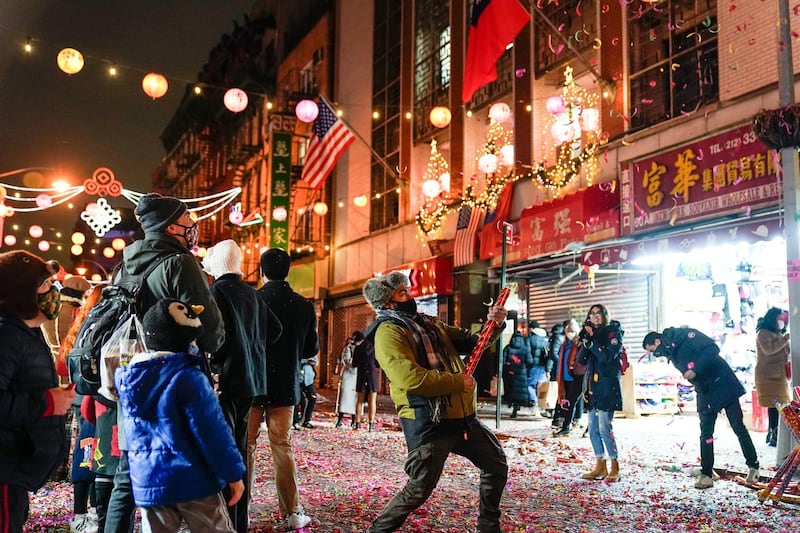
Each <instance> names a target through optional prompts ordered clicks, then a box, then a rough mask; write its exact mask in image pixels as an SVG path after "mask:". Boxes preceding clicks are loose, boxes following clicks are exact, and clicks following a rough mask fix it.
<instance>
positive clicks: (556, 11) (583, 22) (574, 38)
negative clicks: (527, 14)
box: [533, 0, 598, 77]
mask: <svg viewBox="0 0 800 533" xmlns="http://www.w3.org/2000/svg"><path fill="white" fill-rule="evenodd" d="M540 10H541V13H542V15H544V17H543V16H542V15H539V12H538V11H536V12H534V24H535V30H534V32H533V34H534V39H535V45H534V50H535V54H536V68H535V71H536V76H537V77H539V76H541V75H543V74H546V73H547V72H551V71H553V70H554V69H558V70H561V67H563V66H565V65H566V63H568V62H570V61H574V60H575V54H574V53H573V52H572V51H571V50H569V49H567V46H569V47H570V48H573V49H575V50H576V51H577V52H578V53H579V54H581V55H584V56H587V57H591V56H592V55H594V50H593V47H594V46H596V44H597V41H596V39H597V38H598V34H597V6H596V3H595V1H594V0H591V1H589V2H587V1H585V0H566V1H562V2H550V3H547V5H544V6H542V7H541V9H540ZM545 18H546V19H547V20H548V21H549V22H550V24H548V23H547V21H545ZM553 27H555V28H556V29H558V33H556V32H555V31H554V30H553ZM559 35H563V36H564V37H565V38H566V39H567V42H568V44H564V41H563V40H562V39H561V38H560V37H559Z"/></svg>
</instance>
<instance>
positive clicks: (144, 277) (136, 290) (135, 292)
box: [117, 253, 183, 311]
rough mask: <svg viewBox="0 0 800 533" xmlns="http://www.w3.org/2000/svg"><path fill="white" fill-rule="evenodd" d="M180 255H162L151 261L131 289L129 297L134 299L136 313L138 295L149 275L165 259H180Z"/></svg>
mask: <svg viewBox="0 0 800 533" xmlns="http://www.w3.org/2000/svg"><path fill="white" fill-rule="evenodd" d="M181 255H183V254H181V253H175V254H164V255H162V256H160V257H158V258H156V260H155V261H153V263H152V264H151V265H150V266H149V267H148V268H147V270H145V272H144V274H143V275H142V277H141V278H140V279H139V280H138V281H136V282H134V283H135V286H134V288H133V294H131V296H133V298H134V304H135V308H136V310H137V311H138V307H139V297H140V294H141V292H142V287H144V283H145V281H147V278H148V277H150V274H152V273H153V271H154V270H155V269H156V268H158V267H159V266H160V265H161V263H163V262H164V261H166V260H167V259H169V258H171V257H180V256H181ZM117 283H120V281H118V282H117Z"/></svg>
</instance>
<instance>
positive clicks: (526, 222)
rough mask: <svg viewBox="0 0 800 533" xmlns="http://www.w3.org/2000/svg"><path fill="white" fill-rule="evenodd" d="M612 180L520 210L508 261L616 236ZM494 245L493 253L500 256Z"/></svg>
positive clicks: (615, 194) (615, 192)
mask: <svg viewBox="0 0 800 533" xmlns="http://www.w3.org/2000/svg"><path fill="white" fill-rule="evenodd" d="M617 189H618V188H617V186H616V182H609V183H602V184H600V185H595V186H593V187H587V188H585V189H581V190H580V191H577V192H575V193H573V194H569V195H567V196H564V197H562V198H558V199H556V200H553V201H551V202H545V203H543V204H541V205H535V206H531V207H528V208H526V209H524V210H523V211H522V214H521V215H520V219H519V222H517V223H515V224H514V225H515V231H514V233H515V238H514V242H513V243H512V244H510V245H509V246H508V247H507V250H506V260H507V262H508V263H514V262H519V261H525V260H528V259H534V258H536V257H541V256H547V255H552V254H555V253H558V252H561V251H564V250H567V249H569V248H571V247H574V246H579V247H584V246H586V245H587V244H590V243H595V242H599V241H605V240H608V239H614V238H616V237H618V236H619V221H620V218H619V192H618V190H617ZM500 254H501V249H500V246H498V247H497V249H496V250H495V252H494V254H493V256H494V257H495V258H498V257H500Z"/></svg>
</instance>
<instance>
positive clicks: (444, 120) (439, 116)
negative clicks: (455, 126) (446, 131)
mask: <svg viewBox="0 0 800 533" xmlns="http://www.w3.org/2000/svg"><path fill="white" fill-rule="evenodd" d="M451 118H453V116H452V115H451V114H450V110H449V109H447V108H446V107H444V106H441V105H440V106H436V107H434V108H433V109H431V114H430V119H431V124H433V125H434V126H436V127H437V128H446V127H447V126H449V125H450V119H451Z"/></svg>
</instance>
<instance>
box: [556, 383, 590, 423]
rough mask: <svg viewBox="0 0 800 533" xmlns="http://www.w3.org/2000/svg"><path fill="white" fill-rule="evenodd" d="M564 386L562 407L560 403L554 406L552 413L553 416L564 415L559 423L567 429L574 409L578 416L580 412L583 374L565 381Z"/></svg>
mask: <svg viewBox="0 0 800 533" xmlns="http://www.w3.org/2000/svg"><path fill="white" fill-rule="evenodd" d="M564 386H565V387H566V389H567V390H566V397H565V398H564V399H565V400H566V401H565V402H564V405H563V407H562V405H561V403H559V404H558V405H557V406H556V414H555V415H553V418H559V417H564V421H563V422H562V424H561V429H565V428H566V429H569V426H570V424H572V419H573V418H574V417H575V413H576V411H577V412H578V413H577V416H578V417H580V415H581V414H582V412H581V411H582V410H583V409H581V407H582V406H581V402H580V398H581V395H582V394H583V376H578V377H576V378H575V379H573V380H572V381H565V382H564Z"/></svg>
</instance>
